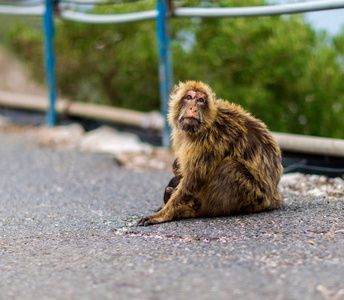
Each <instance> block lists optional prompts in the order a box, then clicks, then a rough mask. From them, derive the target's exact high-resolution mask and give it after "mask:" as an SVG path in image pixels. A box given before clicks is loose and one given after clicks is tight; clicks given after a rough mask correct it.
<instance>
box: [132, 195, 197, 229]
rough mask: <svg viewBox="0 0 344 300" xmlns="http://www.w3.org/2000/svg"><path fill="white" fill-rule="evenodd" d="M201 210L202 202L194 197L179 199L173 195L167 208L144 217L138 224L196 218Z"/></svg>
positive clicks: (146, 224)
mask: <svg viewBox="0 0 344 300" xmlns="http://www.w3.org/2000/svg"><path fill="white" fill-rule="evenodd" d="M199 208H200V202H199V201H198V200H197V199H195V198H193V197H192V196H184V197H182V198H179V197H178V195H173V196H172V197H171V199H170V200H169V201H168V202H167V204H165V206H164V207H163V208H162V209H161V210H160V211H159V212H157V213H156V214H154V215H150V216H147V217H143V218H141V219H140V220H139V222H138V223H137V225H138V226H148V225H152V224H158V223H164V222H169V221H172V220H174V219H182V218H191V217H196V216H197V212H198V210H199Z"/></svg>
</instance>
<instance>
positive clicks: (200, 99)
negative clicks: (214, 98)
mask: <svg viewBox="0 0 344 300" xmlns="http://www.w3.org/2000/svg"><path fill="white" fill-rule="evenodd" d="M197 102H198V103H205V100H204V98H198V99H197Z"/></svg>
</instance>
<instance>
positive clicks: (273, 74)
mask: <svg viewBox="0 0 344 300" xmlns="http://www.w3.org/2000/svg"><path fill="white" fill-rule="evenodd" d="M200 2H201V1H200V0H189V1H184V2H178V5H180V4H182V5H185V6H198V5H200ZM204 3H205V1H202V6H204ZM207 4H208V5H209V6H226V7H229V6H234V7H235V6H243V4H244V5H245V6H251V5H266V3H265V2H264V1H263V0H245V1H242V0H221V1H220V0H211V1H210V2H207ZM154 7H155V1H153V0H144V1H139V2H134V3H126V4H115V5H102V6H98V7H95V8H94V9H93V12H94V13H108V14H110V13H123V12H132V11H142V10H148V9H152V8H154ZM170 29H171V38H172V62H173V69H174V80H175V83H178V81H184V80H187V79H193V80H201V81H204V82H206V83H208V84H209V85H210V86H211V87H212V88H213V89H214V91H215V92H216V93H217V96H218V97H221V98H224V99H227V100H229V101H233V102H237V103H240V104H241V105H242V106H243V107H244V108H245V109H246V110H248V111H250V112H251V113H252V114H253V115H254V116H256V117H258V118H260V119H262V120H263V121H264V122H265V123H267V125H268V126H269V128H270V129H271V130H273V131H280V132H290V133H301V134H309V135H316V136H327V137H336V138H343V137H344V134H343V133H344V29H343V31H342V33H341V34H340V35H338V36H335V37H329V36H328V35H327V34H326V33H325V32H320V33H319V32H315V31H314V30H313V29H312V28H311V27H310V25H309V24H307V23H306V22H305V21H304V18H303V16H302V15H292V16H275V17H259V18H236V19H229V18H227V19H226V18H222V19H220V18H219V19H215V18H212V19H198V18H197V19H172V20H171V28H170ZM3 43H5V45H6V47H7V48H8V49H9V51H11V52H12V53H15V54H16V55H17V56H18V57H20V58H21V59H22V60H23V61H24V62H25V64H27V65H28V66H29V68H30V70H31V72H32V75H33V76H34V78H35V79H36V80H37V81H40V82H44V78H45V74H44V59H43V36H42V29H41V23H40V20H32V19H31V21H30V23H28V22H26V23H22V22H19V21H18V22H11V26H10V29H9V30H6V34H5V39H4V40H3ZM55 50H56V55H57V63H56V66H57V80H58V88H59V93H60V95H61V96H64V97H67V98H69V99H71V100H75V101H84V102H92V103H100V104H106V105H112V106H116V107H123V108H129V109H135V110H140V111H150V110H158V109H159V107H160V105H159V78H158V56H157V41H156V28H155V22H154V21H145V22H137V23H126V24H112V25H95V24H92V25H90V24H82V23H77V22H69V21H64V20H60V19H59V18H56V39H55Z"/></svg>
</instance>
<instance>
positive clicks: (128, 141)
mask: <svg viewBox="0 0 344 300" xmlns="http://www.w3.org/2000/svg"><path fill="white" fill-rule="evenodd" d="M79 148H80V149H81V150H82V151H89V152H102V153H110V154H119V153H132V152H151V151H152V147H151V146H149V145H147V144H144V143H142V142H141V141H140V139H139V138H138V137H137V136H136V135H134V134H131V133H125V132H119V131H117V130H115V129H113V128H110V127H107V126H102V127H100V128H98V129H96V130H92V131H90V132H88V133H86V134H85V135H84V137H83V138H82V140H81V142H80V144H79Z"/></svg>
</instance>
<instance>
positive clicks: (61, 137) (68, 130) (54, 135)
mask: <svg viewBox="0 0 344 300" xmlns="http://www.w3.org/2000/svg"><path fill="white" fill-rule="evenodd" d="M83 134H84V129H83V127H82V126H81V125H79V124H71V125H67V126H56V127H46V126H42V127H40V128H39V129H38V130H37V132H35V133H34V137H35V138H36V140H37V141H38V142H39V143H41V144H43V145H47V146H67V145H68V146H75V145H76V144H77V143H78V142H79V140H80V139H81V137H82V136H83Z"/></svg>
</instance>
